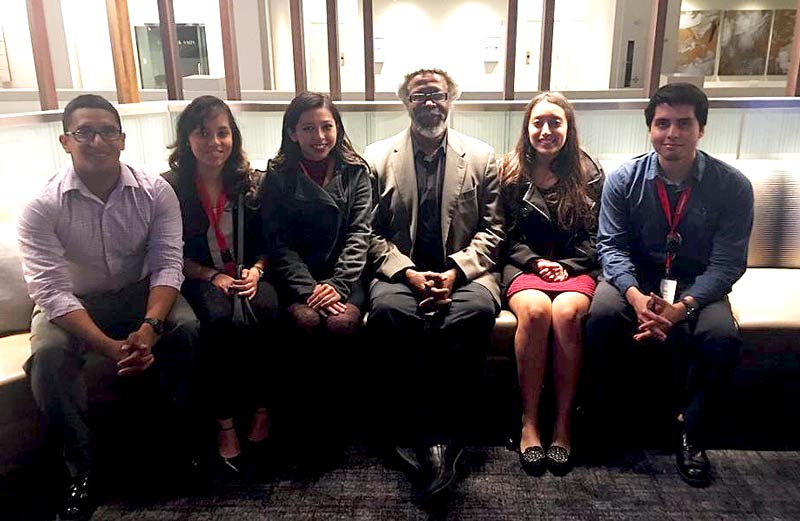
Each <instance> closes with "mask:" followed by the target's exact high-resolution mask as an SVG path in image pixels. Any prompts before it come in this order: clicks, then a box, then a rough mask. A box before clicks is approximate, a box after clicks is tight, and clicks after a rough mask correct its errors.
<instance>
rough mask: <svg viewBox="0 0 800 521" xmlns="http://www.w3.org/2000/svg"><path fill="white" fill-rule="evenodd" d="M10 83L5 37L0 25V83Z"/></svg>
mask: <svg viewBox="0 0 800 521" xmlns="http://www.w3.org/2000/svg"><path fill="white" fill-rule="evenodd" d="M9 81H11V67H10V66H9V64H8V53H7V51H6V35H5V32H4V31H3V26H2V25H0V83H6V82H9Z"/></svg>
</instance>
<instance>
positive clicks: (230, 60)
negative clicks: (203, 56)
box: [219, 0, 242, 100]
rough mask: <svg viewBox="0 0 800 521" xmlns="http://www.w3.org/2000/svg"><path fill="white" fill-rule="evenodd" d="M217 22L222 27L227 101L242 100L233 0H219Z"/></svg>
mask: <svg viewBox="0 0 800 521" xmlns="http://www.w3.org/2000/svg"><path fill="white" fill-rule="evenodd" d="M219 21H220V24H221V25H222V58H223V61H224V62H225V94H226V97H227V98H228V99H229V100H240V99H242V86H241V83H240V82H239V56H238V54H237V53H236V24H235V22H234V20H233V0H219Z"/></svg>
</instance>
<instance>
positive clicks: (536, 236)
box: [502, 151, 605, 293]
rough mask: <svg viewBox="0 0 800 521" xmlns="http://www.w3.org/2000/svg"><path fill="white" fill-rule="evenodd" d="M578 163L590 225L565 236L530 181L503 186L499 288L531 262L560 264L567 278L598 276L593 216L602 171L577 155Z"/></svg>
mask: <svg viewBox="0 0 800 521" xmlns="http://www.w3.org/2000/svg"><path fill="white" fill-rule="evenodd" d="M581 154H582V155H581V163H582V164H583V168H584V171H585V172H586V182H587V185H588V187H587V188H588V189H587V195H588V196H589V198H590V199H591V201H592V211H593V213H594V215H595V222H594V225H593V226H592V227H591V228H590V229H587V228H585V227H579V228H577V229H575V230H573V231H570V232H565V231H563V230H561V229H559V227H558V226H557V225H556V223H555V222H554V221H553V220H552V219H551V217H550V212H549V211H548V209H547V204H546V203H545V201H544V198H543V197H542V195H541V193H540V192H539V190H538V189H537V188H536V186H535V185H533V184H532V183H531V182H530V181H523V182H521V183H514V184H510V185H506V184H504V185H503V187H502V195H503V206H504V209H505V215H506V226H507V235H506V250H505V253H506V255H505V265H504V267H503V286H504V293H505V289H507V288H508V286H509V284H511V281H512V280H514V279H515V278H516V277H517V276H518V275H519V274H520V273H522V272H523V271H527V270H528V266H529V264H530V262H531V261H533V260H535V259H540V258H543V259H547V260H551V261H556V262H559V263H561V264H562V265H563V266H564V268H565V269H566V270H567V272H568V273H569V275H570V276H571V277H572V276H575V275H580V274H583V273H588V274H590V275H591V276H592V277H597V275H599V274H600V266H599V264H598V262H597V251H596V247H595V241H596V239H597V216H598V214H599V211H600V194H601V192H602V190H603V181H604V180H605V175H604V173H603V168H602V167H601V166H600V164H599V163H597V162H596V161H595V160H593V159H592V158H591V157H589V155H588V154H586V153H585V152H583V151H581Z"/></svg>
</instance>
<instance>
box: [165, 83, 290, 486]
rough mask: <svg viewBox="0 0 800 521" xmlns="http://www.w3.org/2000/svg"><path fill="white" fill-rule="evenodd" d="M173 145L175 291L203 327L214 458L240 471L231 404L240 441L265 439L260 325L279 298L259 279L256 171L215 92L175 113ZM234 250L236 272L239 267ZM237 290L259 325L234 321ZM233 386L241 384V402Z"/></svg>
mask: <svg viewBox="0 0 800 521" xmlns="http://www.w3.org/2000/svg"><path fill="white" fill-rule="evenodd" d="M172 148H173V149H174V150H173V151H172V153H171V154H170V156H169V165H170V168H171V171H169V172H167V173H165V174H163V175H164V178H166V180H167V181H168V182H169V183H170V184H171V185H172V187H173V188H174V190H175V193H176V194H177V195H178V200H179V201H180V205H181V212H182V215H183V241H184V250H183V251H184V268H183V272H184V275H185V276H186V280H185V282H184V284H183V288H182V293H183V294H184V296H185V297H186V299H187V300H188V301H189V303H190V304H191V305H192V307H193V309H194V310H195V313H196V314H197V317H198V318H199V319H200V323H201V326H202V327H201V332H202V335H203V339H202V345H203V352H202V354H201V357H200V358H201V361H200V365H201V374H202V379H203V384H202V386H201V387H202V388H203V394H204V397H206V398H207V399H208V400H209V402H210V404H211V407H212V411H213V413H214V415H215V416H216V420H217V423H218V427H219V431H218V436H217V449H218V451H219V456H220V458H221V461H222V463H223V464H224V466H225V468H227V469H229V470H232V471H234V472H238V471H239V470H240V463H241V458H240V455H241V453H242V448H241V445H240V440H239V436H238V435H237V431H236V427H235V425H234V419H233V418H234V413H236V412H239V411H238V405H239V402H247V404H246V405H247V406H248V408H249V415H248V417H249V420H250V421H249V425H248V428H247V435H246V436H247V437H246V439H247V441H248V443H249V444H250V445H251V446H252V447H253V448H255V447H257V446H258V444H259V443H261V442H263V441H264V440H265V439H266V438H267V434H268V430H269V423H270V421H269V420H270V418H269V414H268V411H267V407H266V405H267V401H266V392H265V391H266V390H265V385H264V384H263V383H260V384H257V381H258V379H259V378H261V379H263V376H264V371H265V369H266V365H267V361H266V359H265V353H266V348H267V346H266V345H265V344H266V342H265V341H264V338H266V335H265V334H264V332H265V331H266V330H269V329H270V327H271V324H273V323H274V320H275V316H276V314H277V307H278V304H277V294H276V292H275V288H274V287H273V286H272V285H271V284H270V283H269V282H268V281H267V280H266V279H265V278H264V277H263V275H264V272H265V270H266V269H267V264H266V257H265V256H264V251H265V249H264V243H263V238H262V233H261V219H260V211H259V206H258V203H259V200H258V197H257V190H258V185H259V180H260V174H261V173H260V172H258V171H256V170H253V169H251V168H250V163H249V162H248V160H247V158H246V156H245V153H244V151H243V150H242V135H241V132H240V131H239V127H238V126H237V125H236V120H235V119H234V117H233V114H232V113H231V111H230V108H228V106H227V105H226V104H225V103H224V102H223V101H222V100H220V99H219V98H216V97H214V96H200V97H198V98H196V99H195V100H194V101H192V102H191V103H190V104H189V105H188V106H187V107H186V108H185V109H184V110H183V112H182V113H181V115H180V116H179V118H178V124H177V139H176V140H175V144H174V145H173V147H172ZM239 212H244V216H243V217H244V219H243V222H244V231H243V237H244V240H243V242H244V244H239V243H238V242H239V236H240V234H239V233H238V231H239V230H238V226H239V225H238V223H239V222H241V221H240V220H239V219H238V217H239ZM240 249H241V250H242V253H243V261H244V269H242V270H241V273H237V266H236V262H237V261H236V259H237V258H238V257H237V253H239V251H240ZM237 297H246V298H247V299H249V302H250V307H251V308H252V310H253V313H254V314H255V316H256V317H257V319H258V326H257V327H252V326H244V325H237V324H234V322H233V320H232V318H233V313H232V304H233V299H234V298H237ZM243 372H244V373H245V378H243ZM238 387H244V388H245V389H243V390H244V392H246V397H245V398H244V399H242V398H241V396H242V395H241V391H242V389H237V388H238Z"/></svg>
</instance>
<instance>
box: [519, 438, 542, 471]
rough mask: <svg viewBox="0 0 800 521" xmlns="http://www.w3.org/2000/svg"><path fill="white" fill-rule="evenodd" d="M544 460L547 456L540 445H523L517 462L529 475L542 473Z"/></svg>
mask: <svg viewBox="0 0 800 521" xmlns="http://www.w3.org/2000/svg"><path fill="white" fill-rule="evenodd" d="M518 450H519V449H518ZM546 460H547V458H546V457H545V454H544V449H543V448H542V446H541V445H534V446H532V447H525V450H523V451H522V452H520V453H519V464H520V466H521V467H522V470H524V471H525V473H526V474H528V475H529V476H541V475H542V474H544V471H545V468H546V467H545V461H546Z"/></svg>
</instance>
